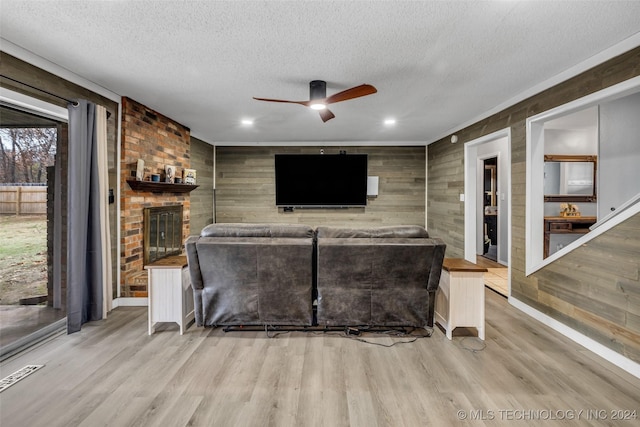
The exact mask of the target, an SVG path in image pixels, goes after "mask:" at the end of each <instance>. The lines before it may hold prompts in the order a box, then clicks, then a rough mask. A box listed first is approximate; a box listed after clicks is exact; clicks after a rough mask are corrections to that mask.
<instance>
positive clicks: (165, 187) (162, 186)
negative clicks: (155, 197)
mask: <svg viewBox="0 0 640 427" xmlns="http://www.w3.org/2000/svg"><path fill="white" fill-rule="evenodd" d="M127 183H128V184H129V186H130V187H131V189H132V190H135V191H151V192H152V193H190V192H191V191H193V190H195V189H196V188H198V186H197V185H192V184H171V183H169V182H153V181H136V180H133V179H128V180H127Z"/></svg>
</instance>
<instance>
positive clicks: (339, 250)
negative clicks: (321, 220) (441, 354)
mask: <svg viewBox="0 0 640 427" xmlns="http://www.w3.org/2000/svg"><path fill="white" fill-rule="evenodd" d="M316 237H317V292H318V307H317V321H318V324H319V325H323V326H336V325H353V326H355V325H361V326H372V327H373V326H415V327H425V326H427V327H432V326H433V311H434V303H435V292H436V290H437V289H438V285H439V282H440V273H441V271H442V262H443V260H444V253H445V249H446V245H445V244H444V242H443V241H442V240H441V239H438V238H429V234H428V232H427V230H425V229H424V228H423V227H419V226H391V227H375V228H367V229H357V228H348V227H318V229H317V236H316Z"/></svg>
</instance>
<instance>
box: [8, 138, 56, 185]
mask: <svg viewBox="0 0 640 427" xmlns="http://www.w3.org/2000/svg"><path fill="white" fill-rule="evenodd" d="M0 140H1V143H0V165H1V167H0V183H46V182H47V169H46V168H47V166H50V165H53V162H54V157H55V153H56V140H57V129H56V128H51V127H31V128H2V129H0Z"/></svg>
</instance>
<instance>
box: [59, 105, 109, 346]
mask: <svg viewBox="0 0 640 427" xmlns="http://www.w3.org/2000/svg"><path fill="white" fill-rule="evenodd" d="M68 109H69V171H68V172H69V176H68V181H67V182H68V194H69V196H68V206H67V208H68V211H67V218H68V219H67V242H68V243H67V244H68V249H67V333H69V334H71V333H73V332H77V331H79V330H80V327H81V326H82V324H83V323H86V322H88V321H91V320H100V319H102V313H103V310H102V304H103V292H102V289H103V283H102V280H103V274H102V250H103V249H102V241H101V240H102V238H101V233H100V186H99V175H98V165H97V161H98V144H97V133H96V105H95V104H93V103H91V102H88V101H85V100H79V101H78V105H72V104H70V105H69V107H68Z"/></svg>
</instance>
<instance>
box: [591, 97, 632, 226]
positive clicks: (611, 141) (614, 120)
mask: <svg viewBox="0 0 640 427" xmlns="http://www.w3.org/2000/svg"><path fill="white" fill-rule="evenodd" d="M598 161H599V166H598V170H599V175H598V214H599V215H598V218H602V217H604V216H606V215H608V214H609V213H611V208H617V207H619V206H620V205H622V204H623V203H625V202H626V201H627V200H629V199H630V198H631V197H633V196H635V195H636V194H638V193H639V192H640V93H636V94H633V95H630V96H627V97H624V98H621V99H617V100H614V101H610V102H606V103H602V104H600V153H599V156H598Z"/></svg>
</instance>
